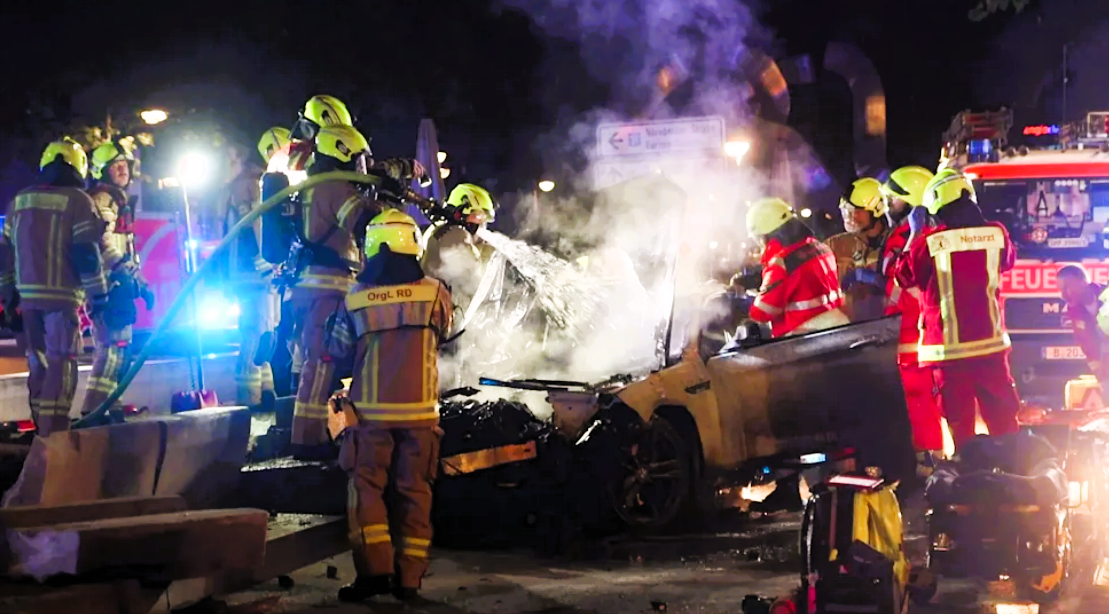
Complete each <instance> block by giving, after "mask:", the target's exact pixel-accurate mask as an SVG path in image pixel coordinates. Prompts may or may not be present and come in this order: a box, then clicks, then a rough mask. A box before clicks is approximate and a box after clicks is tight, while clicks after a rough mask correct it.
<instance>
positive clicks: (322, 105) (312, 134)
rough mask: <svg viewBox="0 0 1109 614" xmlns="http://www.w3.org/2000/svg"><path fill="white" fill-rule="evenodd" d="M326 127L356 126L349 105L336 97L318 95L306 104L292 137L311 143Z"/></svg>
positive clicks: (294, 125)
mask: <svg viewBox="0 0 1109 614" xmlns="http://www.w3.org/2000/svg"><path fill="white" fill-rule="evenodd" d="M324 126H351V127H353V126H354V118H353V117H351V114H350V111H348V110H347V105H345V104H343V102H342V101H340V100H339V99H338V98H336V97H334V96H327V95H318V96H313V97H311V98H309V99H308V102H306V103H304V109H302V110H301V111H300V116H299V117H298V118H297V121H296V123H295V124H293V129H292V130H291V131H290V137H291V138H292V139H294V140H296V141H301V142H308V143H311V142H313V141H314V140H315V138H316V135H318V134H319V133H320V129H321V128H323V127H324Z"/></svg>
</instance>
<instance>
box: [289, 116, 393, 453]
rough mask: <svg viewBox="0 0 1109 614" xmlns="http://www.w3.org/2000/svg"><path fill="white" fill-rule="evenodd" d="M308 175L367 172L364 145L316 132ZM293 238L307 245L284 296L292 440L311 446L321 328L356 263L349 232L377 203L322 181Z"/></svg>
mask: <svg viewBox="0 0 1109 614" xmlns="http://www.w3.org/2000/svg"><path fill="white" fill-rule="evenodd" d="M315 149H316V153H315V154H314V156H313V157H314V162H313V164H312V166H310V167H309V168H308V174H309V175H316V174H321V173H325V172H328V171H335V170H345V171H362V172H365V170H366V164H367V161H366V157H367V156H368V155H370V146H369V143H368V142H367V141H366V137H364V136H362V133H360V132H358V131H357V130H355V129H354V128H351V127H350V126H326V127H324V128H323V129H321V130H320V131H319V134H318V135H317V137H316V144H315ZM303 198H304V206H303V208H302V209H301V211H300V221H301V223H302V226H301V229H300V234H301V236H302V239H303V240H304V242H305V244H306V245H305V247H306V248H307V250H306V252H305V255H304V256H303V259H304V261H303V262H302V263H300V264H299V267H298V268H301V269H302V271H301V272H300V273H299V276H298V278H297V282H296V285H295V286H293V288H292V289H291V291H290V310H289V311H290V313H289V317H291V322H292V325H293V337H294V338H295V339H296V343H297V345H298V346H299V348H300V351H301V352H303V360H304V362H303V366H302V371H301V373H300V383H299V385H298V388H297V394H296V402H295V405H294V409H293V434H292V442H293V444H295V445H298V446H313V445H320V444H325V443H326V442H327V435H326V421H327V399H328V397H329V396H330V395H331V392H332V384H333V379H334V377H335V365H334V364H333V363H330V362H325V361H323V360H322V359H323V354H324V347H323V344H324V325H325V323H326V321H327V318H328V317H330V316H331V315H332V314H333V313H335V311H336V310H337V309H338V308H339V305H340V304H341V303H342V301H343V297H344V296H346V293H347V291H348V290H350V286H351V284H352V283H353V281H354V271H356V270H358V268H359V266H360V262H361V258H360V256H359V252H358V246H357V244H356V240H355V237H356V232H357V230H358V229H359V228H364V227H365V225H366V223H367V222H368V221H369V220H370V219H371V218H372V217H373V216H374V215H377V214H378V213H379V212H380V211H381V208H382V206H381V204H379V203H378V202H376V201H374V200H372V199H370V198H368V197H366V196H363V195H362V193H360V192H359V191H358V190H357V189H355V186H354V185H352V184H351V183H350V182H348V181H327V182H324V183H321V184H318V185H316V186H314V187H312V188H311V189H309V190H308V191H307V193H306V194H304V195H303Z"/></svg>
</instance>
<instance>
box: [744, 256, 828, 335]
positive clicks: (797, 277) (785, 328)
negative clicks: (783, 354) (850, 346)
mask: <svg viewBox="0 0 1109 614" xmlns="http://www.w3.org/2000/svg"><path fill="white" fill-rule="evenodd" d="M841 306H843V290H842V289H841V288H840V285H839V276H838V275H837V274H836V257H835V255H834V254H833V253H832V250H830V249H828V246H826V245H824V244H823V243H821V242H820V241H817V240H816V239H815V238H812V237H809V238H806V239H803V240H801V241H798V242H797V243H794V244H792V245H788V246H785V247H783V246H782V244H781V243H780V242H778V241H777V240H774V239H771V240H770V242H769V243H767V246H766V250H765V251H763V254H762V288H761V289H760V290H759V295H758V297H757V298H755V302H754V305H752V306H751V312H750V317H751V319H752V320H755V321H756V322H768V323H769V324H770V332H771V334H772V335H773V336H774V337H781V336H783V335H788V334H789V333H790V332H791V331H793V330H794V329H796V328H797V327H798V326H801V325H802V324H804V323H805V322H808V321H809V320H811V319H813V318H814V317H816V316H818V315H820V314H822V313H825V312H828V311H831V310H833V309H839V308H840V307H841Z"/></svg>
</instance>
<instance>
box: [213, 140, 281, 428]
mask: <svg viewBox="0 0 1109 614" xmlns="http://www.w3.org/2000/svg"><path fill="white" fill-rule="evenodd" d="M272 132H273V131H272V130H267V131H266V133H265V134H263V135H262V139H261V140H260V141H259V143H258V150H259V151H260V152H261V153H262V155H263V157H265V156H266V155H267V154H269V155H270V157H272V155H273V154H275V153H276V152H277V151H278V150H279V149H280V145H281V143H280V141H279V139H278V138H271V137H279V136H280V135H274V134H272ZM286 142H287V141H286ZM228 155H229V162H230V168H229V169H228V170H229V176H230V177H231V180H230V181H229V182H228V184H227V186H226V187H225V192H224V194H223V196H222V200H223V202H222V205H223V207H224V208H223V209H222V212H223V216H222V217H223V226H224V227H223V232H224V234H226V233H227V231H229V230H230V229H231V228H232V227H233V226H234V225H235V224H237V223H238V222H239V220H241V219H242V218H243V217H245V216H246V215H248V214H249V213H250V211H251V210H252V209H253V208H254V207H255V206H257V205H258V204H259V203H260V186H261V179H262V171H261V169H259V168H258V167H257V166H256V165H254V164H251V163H250V161H249V160H246V159H245V158H246V155H245V153H244V151H243V150H242V149H240V148H238V147H231V148H229V150H228ZM266 161H267V162H268V161H269V158H266ZM261 245H262V220H261V219H259V220H256V221H255V222H254V224H253V225H252V227H251V228H248V229H244V230H242V231H241V232H240V233H239V236H238V237H237V238H236V239H235V240H234V241H233V242H232V243H231V247H230V249H229V250H228V256H227V269H228V270H227V285H226V286H225V288H226V290H227V292H229V293H230V294H231V295H232V296H233V297H235V299H236V300H237V301H238V303H239V339H240V341H239V356H238V359H237V361H236V363H235V398H236V402H237V403H238V404H239V405H247V406H257V405H262V406H265V407H271V406H272V403H273V401H274V399H275V394H274V387H273V369H272V368H271V367H270V363H269V359H268V356H269V354H271V353H272V352H271V351H270V350H269V349H268V348H265V347H262V345H263V344H262V340H263V335H265V334H266V333H270V334H271V335H272V332H273V329H274V327H275V325H276V319H277V313H276V312H277V294H276V292H275V288H274V286H273V284H272V283H271V282H272V279H273V267H272V266H271V265H270V263H268V262H266V261H265V260H264V259H263V258H262V253H261Z"/></svg>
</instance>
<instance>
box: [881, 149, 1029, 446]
mask: <svg viewBox="0 0 1109 614" xmlns="http://www.w3.org/2000/svg"><path fill="white" fill-rule="evenodd" d="M928 214H931V215H932V216H934V217H935V218H936V221H937V222H938V223H937V224H936V225H935V226H933V227H928V226H927V221H928V220H927V217H928ZM909 227H910V229H911V235H910V237H909V240H908V244H907V246H906V248H905V251H904V253H902V254H901V256H900V257H899V258H898V259H897V263H896V264H895V268H894V277H895V279H896V280H897V283H898V284H900V285H901V287H902V288H905V289H909V288H918V289H919V290H920V293H921V298H920V304H921V312H922V314H921V337H920V343H919V345H918V346H917V360H918V361H919V362H920V364H921V365H922V366H925V367H927V366H933V367H935V369H934V371H933V374H934V378H935V383H936V388H937V389H938V390H939V393H940V397H941V401H942V403H943V411H944V414H945V415H946V416H947V422H948V424H949V426H950V427H951V435H952V438H953V439H954V440H955V445H956V447H958V446H960V445H962V444H963V443H965V442H966V441H968V440H969V439H972V438H973V437H974V425H975V409H976V407H975V404H976V402H977V409H978V410H979V411H980V412H981V415H982V419H983V420H984V421H985V423H986V426H987V427H988V428H989V431H990V434H991V435H1006V434H1009V433H1015V432H1016V431H1017V419H1016V417H1017V412H1018V411H1020V399H1019V397H1018V396H1017V390H1016V385H1015V384H1014V382H1013V376H1012V375H1011V374H1010V372H1009V352H1010V348H1011V346H1012V342H1011V341H1010V340H1009V334H1008V333H1007V332H1006V331H1005V324H1004V321H1003V320H1002V317H1003V314H1002V311H1001V306H1000V297H999V290H998V286H999V284H1000V282H1001V274H1002V273H1004V272H1005V271H1008V270H1010V269H1012V268H1013V264H1014V262H1015V261H1016V250H1015V249H1014V248H1013V244H1012V242H1011V241H1010V240H1009V233H1008V232H1007V231H1006V230H1005V228H1004V227H1003V226H1002V225H1000V224H996V223H990V222H987V221H986V220H985V218H984V217H983V216H982V211H981V210H980V209H979V208H978V199H977V196H976V195H975V192H974V186H973V184H971V182H970V180H969V179H967V177H966V176H964V175H962V174H961V173H959V172H957V171H954V170H951V169H944V170H942V171H940V172H939V173H938V174H937V175H936V176H935V177H933V178H932V180H931V181H929V182H928V185H927V187H926V188H925V190H924V198H923V202H922V206H920V207H914V208H913V209H912V212H911V213H909Z"/></svg>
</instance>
